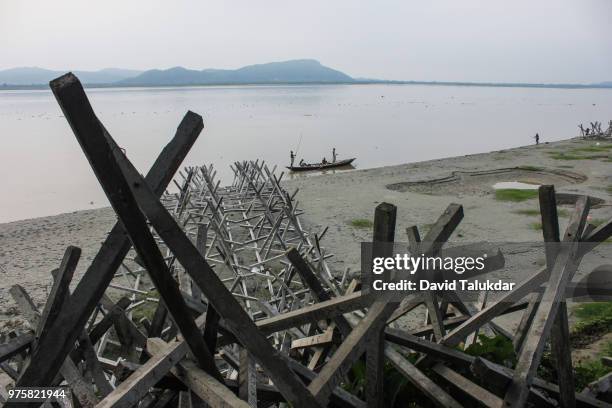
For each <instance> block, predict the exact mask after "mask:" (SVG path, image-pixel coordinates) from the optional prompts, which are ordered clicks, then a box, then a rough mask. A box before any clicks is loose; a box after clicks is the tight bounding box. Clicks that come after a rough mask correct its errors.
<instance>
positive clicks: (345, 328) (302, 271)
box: [287, 248, 351, 337]
mask: <svg viewBox="0 0 612 408" xmlns="http://www.w3.org/2000/svg"><path fill="white" fill-rule="evenodd" d="M287 259H289V262H291V264H292V265H293V267H294V268H295V269H296V270H297V272H298V274H299V275H300V277H301V278H302V281H303V282H304V285H305V286H306V287H308V288H309V289H310V290H312V292H313V295H314V297H315V298H316V299H317V301H318V302H324V301H326V300H331V296H330V295H329V293H327V292H326V291H325V289H324V288H323V285H321V282H320V281H319V279H318V278H317V277H316V275H315V274H314V272H313V271H312V269H311V268H310V266H309V265H308V263H307V262H306V260H305V259H304V258H302V256H301V255H300V253H299V252H298V250H297V249H295V248H292V249H290V250H289V252H287ZM333 321H334V322H335V323H336V326H337V327H338V329H339V330H340V333H342V336H343V337H346V336H347V335H348V334H349V333H350V331H351V325H350V324H349V323H348V322H347V321H346V319H345V318H344V316H342V315H338V316H336V317H334V318H333Z"/></svg>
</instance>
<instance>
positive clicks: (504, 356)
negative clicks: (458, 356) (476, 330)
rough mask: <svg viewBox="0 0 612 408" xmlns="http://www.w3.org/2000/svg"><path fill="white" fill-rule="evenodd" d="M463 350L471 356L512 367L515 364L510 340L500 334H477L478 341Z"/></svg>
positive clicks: (514, 355) (514, 354)
mask: <svg viewBox="0 0 612 408" xmlns="http://www.w3.org/2000/svg"><path fill="white" fill-rule="evenodd" d="M465 352H466V353H467V354H469V355H471V356H476V357H483V358H486V359H487V360H489V361H492V362H494V363H497V364H501V365H503V366H505V367H514V365H515V364H516V353H515V351H514V346H513V345H512V341H510V340H508V339H507V338H505V337H504V336H501V335H497V336H495V337H488V336H486V335H484V334H479V335H478V342H477V343H474V344H472V345H470V346H469V347H468V348H466V349H465Z"/></svg>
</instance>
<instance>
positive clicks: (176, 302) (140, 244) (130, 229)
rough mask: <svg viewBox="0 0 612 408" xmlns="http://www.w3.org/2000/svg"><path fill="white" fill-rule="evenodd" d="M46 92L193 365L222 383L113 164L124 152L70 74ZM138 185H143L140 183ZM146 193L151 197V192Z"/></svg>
mask: <svg viewBox="0 0 612 408" xmlns="http://www.w3.org/2000/svg"><path fill="white" fill-rule="evenodd" d="M51 89H52V91H53V94H54V95H55V98H56V100H57V102H58V104H59V105H60V107H61V109H62V112H63V113H64V116H65V117H66V120H67V121H68V123H69V124H70V126H71V128H72V130H73V132H74V135H75V136H76V138H77V140H78V142H79V144H80V145H81V148H82V150H83V153H84V154H85V156H86V157H87V158H88V160H89V163H90V165H91V167H92V169H93V170H94V173H95V174H96V177H97V178H98V181H99V182H100V184H101V185H102V188H103V190H104V192H105V193H106V196H107V197H108V200H109V201H110V204H111V206H112V207H113V209H114V210H115V212H116V213H117V216H118V218H119V220H120V221H121V223H122V224H123V226H124V228H125V230H126V231H127V233H128V235H129V236H130V240H131V241H132V245H133V246H134V249H135V250H136V252H137V253H138V256H139V257H140V258H141V260H142V262H143V264H144V266H145V268H146V270H147V272H148V274H149V276H150V277H151V280H152V281H153V283H154V285H155V287H156V288H157V291H158V292H159V294H160V296H161V298H162V299H163V301H164V303H165V305H166V307H167V308H168V311H169V312H170V314H171V315H172V318H173V321H174V322H175V323H176V325H177V326H178V328H179V330H180V331H181V333H182V334H183V336H184V338H185V341H186V342H187V343H188V344H189V348H190V349H191V351H192V352H193V354H194V356H195V358H196V360H197V361H198V364H199V365H200V366H201V367H202V368H203V369H205V370H206V371H207V372H208V373H210V374H211V375H213V376H215V377H217V378H219V379H221V378H222V376H221V374H220V373H219V371H218V369H217V367H216V366H215V363H214V358H213V356H212V354H211V352H210V351H209V350H208V348H207V347H206V344H205V343H204V340H203V338H202V336H201V333H200V332H199V331H198V329H197V327H196V325H195V323H194V321H193V319H192V318H191V316H190V314H189V312H188V309H187V305H186V304H185V301H184V299H183V296H182V295H181V292H180V291H179V288H178V285H177V283H176V281H175V280H174V278H173V277H172V275H171V274H170V272H169V271H168V267H167V265H166V263H165V261H164V258H163V256H162V254H161V252H160V250H159V247H158V246H157V244H156V242H155V239H154V238H153V236H152V234H151V232H150V230H149V226H148V224H147V221H146V219H145V217H144V215H143V214H142V213H141V212H140V211H139V209H138V205H137V202H136V200H135V198H134V196H133V194H132V191H131V189H130V186H129V185H128V183H127V181H126V180H125V178H124V177H123V174H122V171H121V168H120V167H119V166H118V164H117V162H116V160H114V159H113V149H117V150H118V152H119V154H120V155H123V153H122V152H121V150H119V149H118V148H117V146H110V145H109V143H108V141H107V140H106V130H105V129H104V126H103V125H102V123H100V121H99V120H98V118H97V117H96V115H95V113H94V111H93V109H92V107H91V105H90V104H89V101H88V99H87V96H86V95H85V91H84V90H83V87H82V86H81V83H80V82H79V80H78V79H77V78H76V77H75V76H74V75H72V74H67V75H65V76H63V77H61V78H60V79H58V80H55V81H53V82H52V84H51ZM124 157H125V156H124ZM140 182H141V183H142V184H145V185H146V181H145V180H141V181H140ZM147 187H148V186H147ZM151 194H153V195H154V196H155V193H153V192H151Z"/></svg>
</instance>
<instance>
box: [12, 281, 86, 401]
mask: <svg viewBox="0 0 612 408" xmlns="http://www.w3.org/2000/svg"><path fill="white" fill-rule="evenodd" d="M10 293H11V295H12V296H13V298H14V299H15V301H16V302H17V305H18V306H19V308H20V310H21V314H22V315H23V316H24V317H25V319H26V320H27V321H28V323H29V324H30V325H31V326H32V327H37V326H38V325H39V323H40V312H39V311H38V309H37V308H36V306H35V305H34V302H33V301H32V299H31V298H30V296H29V295H28V293H27V292H26V291H25V289H23V288H22V287H21V286H20V285H13V286H12V287H11V289H10ZM60 373H61V375H62V376H63V377H64V379H65V380H66V382H67V383H68V386H69V387H70V388H71V389H72V392H73V393H74V395H75V397H76V398H77V399H78V400H79V402H80V404H81V405H82V406H83V408H89V407H93V406H94V405H95V403H96V402H97V401H98V398H97V397H96V395H95V394H94V390H93V389H92V387H91V384H88V383H87V382H86V381H85V380H84V379H83V377H82V376H81V373H80V372H79V370H78V368H77V367H76V365H75V363H74V362H73V361H72V359H71V358H70V357H67V358H66V359H65V361H64V363H63V364H62V365H61V366H60ZM49 384H50V383H49ZM49 384H46V385H47V386H48V385H49ZM12 404H13V403H12V402H11V403H7V404H6V405H5V406H7V407H8V406H11V405H12ZM20 405H21V404H17V406H20ZM21 406H23V405H21Z"/></svg>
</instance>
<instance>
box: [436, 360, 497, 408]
mask: <svg viewBox="0 0 612 408" xmlns="http://www.w3.org/2000/svg"><path fill="white" fill-rule="evenodd" d="M432 370H433V371H434V372H435V373H436V374H438V375H439V376H440V377H442V378H443V379H444V380H446V382H447V383H448V384H449V385H451V386H452V387H453V388H455V389H456V390H458V391H460V392H461V393H462V394H464V395H465V396H466V397H468V398H469V399H470V400H471V401H472V402H476V403H479V404H482V405H484V406H486V407H491V408H499V407H501V406H502V403H503V401H502V399H501V398H499V397H498V396H497V395H495V394H493V393H491V392H489V391H487V390H486V389H484V388H482V387H481V386H479V385H478V384H475V383H473V382H472V381H470V380H468V379H467V378H465V377H464V376H462V375H461V374H459V373H458V372H456V371H455V370H452V369H451V368H449V367H447V366H445V365H444V364H441V363H438V364H436V365H434V366H433V367H432Z"/></svg>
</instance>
